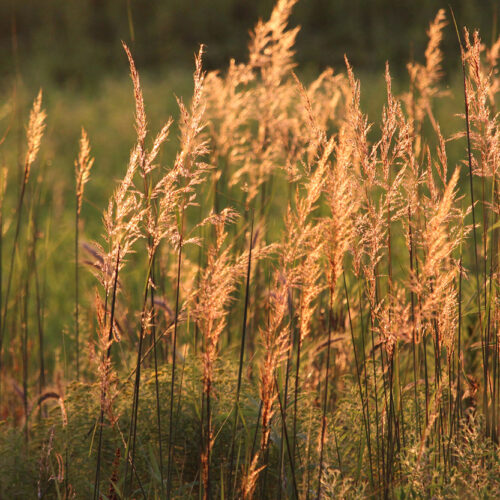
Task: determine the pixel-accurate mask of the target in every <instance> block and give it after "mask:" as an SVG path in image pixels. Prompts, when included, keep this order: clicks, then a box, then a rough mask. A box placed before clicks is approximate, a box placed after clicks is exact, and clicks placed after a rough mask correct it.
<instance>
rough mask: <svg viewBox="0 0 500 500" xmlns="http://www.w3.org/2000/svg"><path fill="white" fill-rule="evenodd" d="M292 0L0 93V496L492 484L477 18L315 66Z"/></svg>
mask: <svg viewBox="0 0 500 500" xmlns="http://www.w3.org/2000/svg"><path fill="white" fill-rule="evenodd" d="M295 3H296V0H279V1H278V2H277V4H276V6H275V8H274V10H273V12H272V14H271V16H270V18H269V19H268V20H267V21H261V22H259V24H257V26H256V27H255V28H254V30H253V31H252V32H251V39H250V44H249V56H248V60H247V61H245V62H236V61H231V62H230V63H229V65H228V67H227V68H223V69H221V70H220V71H216V72H205V71H204V69H203V47H201V48H200V51H199V53H198V54H197V55H196V56H195V59H194V72H193V74H192V75H190V74H186V73H185V72H183V71H179V72H176V71H175V69H172V68H171V69H169V70H168V71H165V72H162V73H158V74H152V73H147V74H144V75H143V74H142V73H141V72H140V68H136V65H135V62H134V58H133V53H131V51H130V50H129V48H128V47H127V46H126V45H125V44H124V67H125V64H128V65H129V70H130V75H131V79H130V78H129V77H128V76H127V75H126V72H125V71H124V75H123V77H122V78H120V77H116V76H115V77H110V78H109V79H107V80H103V81H101V82H99V83H97V84H96V85H95V86H94V87H93V88H92V91H85V90H82V89H78V90H77V89H74V88H73V89H72V88H71V87H67V88H65V89H62V88H50V87H49V88H45V89H43V90H42V91H39V90H38V89H37V88H32V87H31V85H32V83H31V82H24V81H22V80H21V78H20V77H18V78H17V79H16V80H15V81H14V83H13V84H12V87H11V88H10V90H9V92H8V95H6V97H5V99H4V101H3V102H2V103H0V104H1V107H0V260H1V273H0V466H1V468H2V474H0V498H31V497H34V496H35V495H36V496H37V498H65V499H66V498H68V499H69V498H91V497H92V498H94V499H101V498H103V499H104V498H108V499H118V498H168V499H170V498H179V499H181V498H204V499H212V498H214V499H215V498H220V499H231V498H244V499H251V498H269V499H275V498H283V499H284V498H297V499H298V498H300V499H309V498H310V499H313V498H315V499H320V498H496V497H498V496H500V479H499V478H500V475H499V473H500V458H499V456H498V452H499V450H498V440H499V433H500V429H499V424H500V422H499V396H500V370H499V368H500V367H499V361H500V346H499V340H500V337H499V335H500V297H499V285H500V274H499V254H498V243H499V229H500V224H499V221H498V217H499V212H500V199H499V193H498V182H499V176H500V173H499V170H498V167H499V165H500V122H499V117H498V115H497V111H496V109H497V106H498V101H499V99H498V91H499V90H500V74H499V66H498V60H499V56H500V39H499V41H498V42H496V43H495V44H494V45H493V46H492V47H485V46H484V45H483V44H482V43H481V40H480V37H479V34H477V33H474V32H471V33H469V32H468V31H466V30H458V32H459V33H460V35H459V37H460V43H459V42H458V41H457V49H456V51H457V53H456V61H457V64H456V73H455V74H454V75H445V74H444V72H443V71H442V65H443V57H444V55H443V53H442V51H441V48H440V44H441V41H442V37H443V33H444V32H445V31H446V32H447V33H450V32H451V33H452V34H453V36H455V34H454V27H453V21H452V20H451V19H448V16H447V15H446V14H445V13H444V11H439V12H438V13H437V15H436V17H435V19H434V20H433V21H432V22H431V23H430V25H429V27H428V32H427V34H428V39H429V40H428V46H427V50H426V51H425V53H424V54H415V61H412V62H411V63H410V64H409V65H408V68H407V69H408V72H407V74H397V75H391V69H390V61H389V63H388V64H387V66H386V68H385V72H384V68H381V71H380V74H379V75H373V74H361V75H360V74H358V73H357V71H356V68H352V67H351V65H350V63H349V61H348V59H347V58H346V61H345V67H343V68H335V70H329V69H328V70H325V71H324V72H323V73H321V75H313V74H311V71H310V70H307V71H305V70H303V69H302V68H300V67H297V66H296V64H295V63H294V42H295V37H296V35H297V29H296V28H294V27H293V26H290V25H289V17H290V13H291V9H292V7H293V5H294V4H295ZM422 29H425V27H422ZM346 52H347V55H348V53H349V50H348V47H347V48H346ZM462 65H463V73H462ZM448 66H449V64H448ZM139 74H140V76H139ZM464 84H465V85H464ZM176 96H179V97H178V98H176ZM28 102H31V103H32V105H31V108H30V106H29V105H28V104H27V103H28ZM170 117H172V118H173V119H170ZM82 127H83V128H82Z"/></svg>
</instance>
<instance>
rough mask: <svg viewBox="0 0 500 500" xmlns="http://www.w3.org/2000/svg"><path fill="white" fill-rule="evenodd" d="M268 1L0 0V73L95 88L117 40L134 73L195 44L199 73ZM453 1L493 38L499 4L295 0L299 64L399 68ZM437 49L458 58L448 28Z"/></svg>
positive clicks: (261, 14) (227, 49) (462, 18)
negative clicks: (126, 48) (201, 49)
mask: <svg viewBox="0 0 500 500" xmlns="http://www.w3.org/2000/svg"><path fill="white" fill-rule="evenodd" d="M273 4H274V0H252V1H249V0H168V1H165V0H44V1H41V0H22V1H21V0H0V67H1V68H2V71H1V72H0V75H1V78H2V80H3V85H4V86H5V80H6V79H7V80H8V79H9V77H10V76H11V75H12V74H14V73H15V72H18V73H20V75H21V76H25V77H26V78H28V77H29V78H33V77H34V76H36V78H37V79H38V80H39V84H47V83H48V82H54V83H55V84H57V85H72V86H93V85H95V84H96V82H99V81H100V80H101V79H102V77H103V75H109V74H111V73H115V72H118V73H120V74H122V73H123V71H124V70H126V61H125V57H124V54H123V51H122V48H121V44H120V40H124V41H126V42H127V43H128V44H130V46H131V47H132V48H133V53H134V56H135V58H136V60H137V64H138V66H139V67H140V68H141V69H148V70H151V71H160V70H161V69H162V68H166V67H176V68H180V67H186V66H187V67H189V68H190V67H191V63H192V55H193V53H194V52H195V51H196V50H197V47H198V45H199V44H200V43H204V44H206V46H207V53H206V57H205V66H206V68H207V69H214V68H222V67H224V66H225V65H226V64H227V61H228V60H229V58H231V57H234V58H235V59H236V60H241V59H243V58H245V56H246V47H247V43H248V32H249V30H251V29H252V28H253V26H254V25H255V23H256V22H257V20H258V19H259V18H267V17H268V16H269V14H270V12H271V9H272V6H273ZM448 5H451V6H452V8H453V10H454V12H455V16H456V18H457V22H458V25H459V26H463V25H465V24H467V26H469V27H477V28H480V29H481V32H482V36H483V40H485V41H486V42H490V41H491V39H492V38H494V37H495V36H496V34H497V14H498V10H499V5H500V3H499V2H498V0H450V1H449V2H447V1H438V0H302V1H299V3H298V4H297V5H296V6H295V8H294V14H293V16H292V25H300V26H301V30H300V34H299V36H298V40H297V61H298V62H299V64H301V65H302V66H304V67H313V68H314V69H317V68H323V67H325V66H333V67H338V66H339V65H340V66H342V65H343V55H344V53H347V55H348V56H349V58H350V60H351V61H352V63H353V65H354V66H355V67H356V68H358V69H359V70H367V71H369V70H373V69H377V71H378V70H379V69H380V68H382V67H383V64H384V62H385V60H389V61H390V62H391V66H392V67H393V68H395V69H396V68H399V69H401V68H404V65H405V63H406V62H407V61H408V59H409V57H411V55H412V53H414V54H421V53H422V52H423V49H424V47H425V41H426V34H425V31H426V28H427V26H428V23H429V21H430V20H431V19H432V18H433V17H434V15H435V13H436V12H437V10H438V9H439V8H441V7H442V8H445V9H447V10H448ZM448 35H449V36H447V37H446V40H445V47H446V49H448V50H453V51H454V52H455V54H456V57H455V58H454V59H453V58H452V59H448V60H447V65H448V66H450V65H452V66H453V65H455V66H456V64H457V62H458V54H457V50H456V48H457V45H456V38H455V37H454V33H453V28H451V27H450V30H449V33H448Z"/></svg>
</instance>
